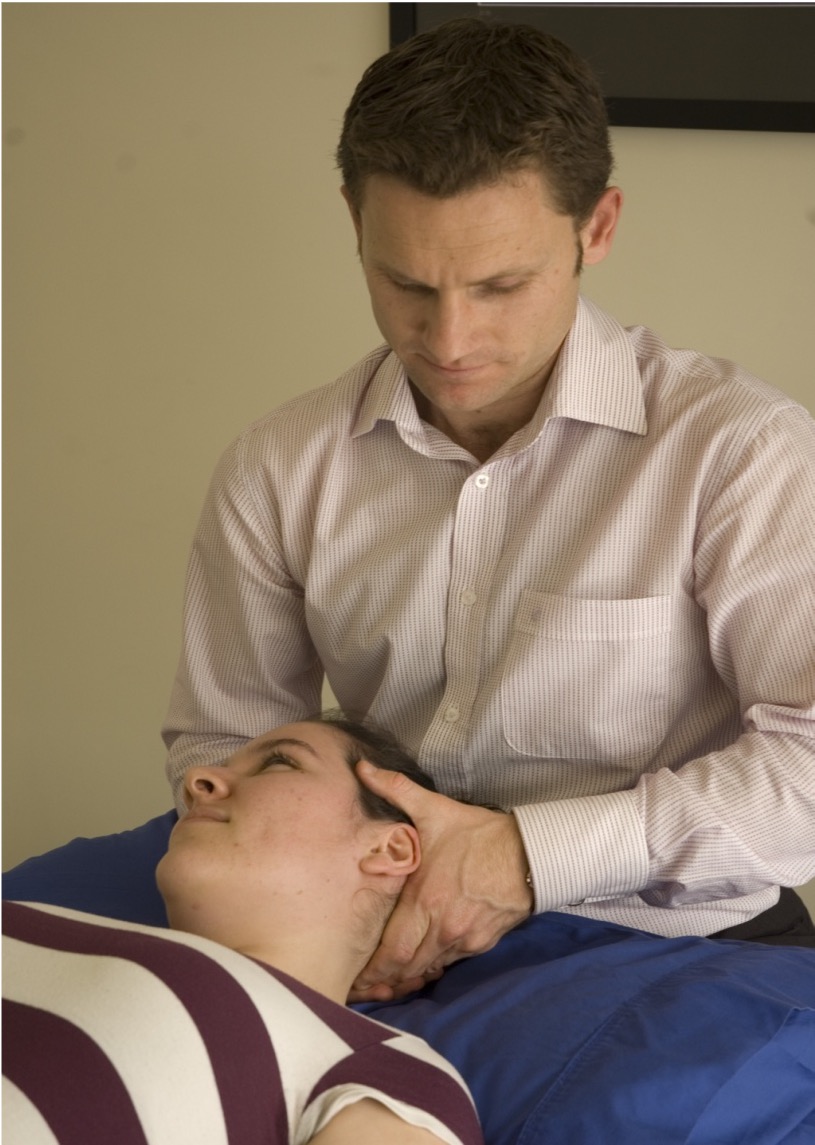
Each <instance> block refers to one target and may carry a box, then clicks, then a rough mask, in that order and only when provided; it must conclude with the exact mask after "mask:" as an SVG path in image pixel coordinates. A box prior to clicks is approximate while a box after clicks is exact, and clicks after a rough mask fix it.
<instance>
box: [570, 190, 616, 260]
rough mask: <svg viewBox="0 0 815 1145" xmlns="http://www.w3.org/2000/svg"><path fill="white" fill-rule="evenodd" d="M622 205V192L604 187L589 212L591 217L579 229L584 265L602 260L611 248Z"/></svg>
mask: <svg viewBox="0 0 815 1145" xmlns="http://www.w3.org/2000/svg"><path fill="white" fill-rule="evenodd" d="M622 207H623V193H622V191H621V190H620V188H619V187H606V189H605V191H603V193H602V195H601V196H600V198H599V199H598V200H597V204H596V206H595V208H594V210H593V211H592V213H591V218H590V219H589V221H588V222H587V223H586V225H585V226H584V227H582V228H581V230H580V245H581V246H582V247H583V264H584V266H594V265H596V264H597V263H598V262H602V261H603V259H604V258H605V257H606V255H607V254H608V252H609V251H610V250H611V244H612V242H613V241H614V232H615V231H616V229H617V223H618V221H619V218H620V211H621V210H622Z"/></svg>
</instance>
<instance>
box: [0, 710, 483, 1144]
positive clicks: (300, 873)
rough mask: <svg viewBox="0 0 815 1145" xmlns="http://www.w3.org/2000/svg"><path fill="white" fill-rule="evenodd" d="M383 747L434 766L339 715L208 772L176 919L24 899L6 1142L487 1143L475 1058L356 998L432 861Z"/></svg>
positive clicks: (180, 871)
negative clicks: (401, 904)
mask: <svg viewBox="0 0 815 1145" xmlns="http://www.w3.org/2000/svg"><path fill="white" fill-rule="evenodd" d="M363 758H364V759H366V760H367V761H368V763H369V766H374V767H375V766H379V765H380V764H383V763H384V764H386V765H387V766H388V767H389V768H393V769H395V772H399V771H401V770H403V769H405V770H406V771H407V772H409V773H410V774H411V775H413V777H414V778H416V779H418V780H419V781H420V782H425V781H426V777H423V776H422V774H421V772H419V771H418V769H417V768H416V767H415V765H414V764H413V761H412V760H411V759H410V758H409V757H407V756H406V755H405V753H404V752H402V751H401V749H400V748H399V747H398V745H396V744H395V743H393V742H391V741H390V740H389V739H388V738H387V737H384V736H382V735H381V734H380V733H379V732H378V731H376V729H372V728H370V727H367V726H365V725H361V724H358V723H355V722H352V721H348V720H345V719H338V718H337V717H329V718H328V719H323V720H309V721H307V722H302V723H298V724H292V725H288V726H285V727H282V728H277V729H275V730H274V731H272V732H268V733H267V734H265V735H263V736H261V737H259V738H258V739H257V740H254V741H253V742H251V743H249V744H247V745H245V746H244V747H243V748H241V750H239V751H238V752H236V753H235V755H234V756H232V757H231V758H230V759H229V760H228V761H227V762H226V763H225V765H224V766H223V767H214V768H191V769H190V770H189V771H188V772H187V775H186V778H185V782H184V803H185V805H186V813H185V814H184V815H183V816H182V818H181V819H179V821H178V823H177V824H176V826H175V828H174V829H173V832H172V835H171V836H170V842H169V848H168V850H167V852H166V854H165V855H164V856H163V858H162V859H161V861H160V863H159V864H158V869H157V879H158V884H159V887H160V889H161V892H162V895H163V896H164V900H165V903H166V906H167V914H168V918H169V920H170V925H171V927H172V928H173V929H171V930H169V931H168V930H165V929H159V928H156V927H146V926H135V925H129V924H126V923H123V922H117V921H115V920H113V919H106V918H102V917H99V916H95V915H90V914H80V913H78V912H75V911H67V910H65V909H60V908H54V907H51V908H36V907H34V906H32V905H31V904H22V903H5V904H4V911H3V934H4V939H3V971H4V972H3V997H4V1000H3V1027H4V1028H3V1074H4V1083H3V1098H4V1101H3V1139H4V1141H6V1142H7V1143H8V1145H39V1143H40V1142H42V1143H43V1145H45V1143H46V1142H47V1143H53V1142H56V1141H59V1142H60V1145H94V1143H96V1142H99V1143H100V1145H103V1143H104V1145H108V1143H110V1142H116V1143H117V1145H127V1143H130V1142H133V1143H134V1145H135V1143H136V1142H140V1143H141V1145H160V1143H161V1142H172V1143H173V1145H184V1143H185V1142H189V1143H190V1145H220V1143H222V1142H223V1143H226V1142H227V1141H232V1142H240V1143H241V1145H253V1143H255V1142H256V1143H257V1145H290V1143H293V1142H301V1143H303V1145H305V1143H306V1142H312V1143H313V1145H345V1143H347V1142H349V1141H353V1142H359V1143H368V1145H379V1143H380V1142H382V1141H388V1142H391V1141H392V1142H394V1143H397V1145H441V1143H442V1142H446V1143H447V1145H481V1143H482V1136H481V1133H480V1131H479V1128H478V1125H477V1121H476V1117H475V1113H474V1110H473V1107H472V1103H471V1101H470V1099H469V1096H468V1095H467V1093H466V1091H465V1090H464V1087H463V1085H462V1083H461V1079H460V1078H459V1077H458V1075H457V1074H456V1073H455V1071H454V1070H453V1069H452V1068H451V1067H450V1066H448V1065H447V1063H446V1062H445V1061H444V1060H443V1059H442V1058H441V1057H439V1055H438V1054H435V1053H434V1052H433V1051H432V1050H430V1048H429V1047H428V1046H427V1045H426V1044H425V1043H424V1042H423V1041H421V1039H419V1038H415V1037H412V1036H411V1035H405V1034H400V1033H398V1032H397V1031H395V1030H393V1029H390V1028H388V1027H386V1026H383V1025H381V1024H379V1023H377V1022H372V1021H371V1020H370V1019H368V1018H366V1017H363V1016H362V1015H358V1014H351V1013H349V1012H348V1011H347V1010H346V1009H345V1007H344V1002H345V999H346V996H347V994H348V991H349V989H350V986H351V983H352V982H353V980H354V977H355V976H356V974H357V973H358V971H359V970H360V969H361V967H362V966H364V964H365V962H366V960H367V959H368V957H369V955H370V953H371V952H372V951H373V949H374V948H375V946H376V943H377V941H378V938H379V935H380V933H381V931H382V926H383V924H384V921H385V919H386V918H387V916H388V914H389V912H390V910H391V909H392V907H393V904H394V902H395V901H396V898H397V896H398V893H399V890H400V889H401V887H402V886H403V884H404V881H405V878H406V877H407V875H408V874H409V873H410V872H411V871H413V870H415V868H416V866H417V864H418V862H419V851H418V838H417V835H416V831H415V829H414V827H413V825H412V824H411V823H410V822H409V821H408V820H407V819H406V817H405V816H404V815H402V814H401V813H400V812H399V811H398V810H397V809H395V808H392V807H388V805H387V804H384V803H383V802H382V801H381V800H378V799H377V798H376V797H375V796H373V795H371V793H370V792H369V791H368V790H367V789H366V788H364V787H363V786H362V785H361V784H360V783H359V782H358V780H357V778H356V776H355V774H354V768H355V766H356V765H357V763H358V762H359V761H360V760H361V759H363Z"/></svg>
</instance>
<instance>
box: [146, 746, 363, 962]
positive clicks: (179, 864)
mask: <svg viewBox="0 0 815 1145" xmlns="http://www.w3.org/2000/svg"><path fill="white" fill-rule="evenodd" d="M346 750H347V747H346V741H345V738H344V736H343V735H342V733H340V732H338V731H337V730H335V729H333V728H331V727H329V726H325V725H320V724H312V723H297V724H288V725H286V726H284V727H280V728H276V729H275V730H274V731H272V732H269V733H267V734H266V735H263V736H260V737H259V738H258V739H255V740H252V741H251V743H248V744H247V745H246V746H245V747H243V748H241V750H240V751H238V752H236V753H235V755H233V756H232V757H231V758H230V759H229V760H227V762H226V763H225V764H224V765H223V766H220V767H199V768H192V769H190V771H189V772H188V773H187V776H186V780H185V796H184V798H185V803H186V804H187V807H188V811H187V813H186V815H185V816H184V817H183V818H181V819H180V820H179V822H178V823H177V824H176V826H175V827H174V829H173V832H172V835H171V836H170V844H169V849H168V852H167V854H166V855H165V856H164V858H163V859H162V861H161V863H160V864H159V867H158V870H157V879H158V883H159V887H160V889H161V892H162V894H163V896H164V898H165V902H166V903H167V908H168V915H169V917H170V923H171V925H173V926H177V927H179V928H180V929H183V930H192V931H195V932H196V933H206V934H209V935H210V936H211V937H219V936H218V935H216V934H214V933H212V928H211V925H206V926H204V925H203V924H204V920H205V917H206V918H209V917H210V916H211V917H212V918H214V919H216V920H217V919H219V918H223V919H224V920H225V921H226V922H227V923H228V924H230V925H235V924H240V923H241V921H242V919H243V915H244V912H247V913H250V914H251V912H256V911H257V910H258V909H259V908H262V909H263V910H264V911H269V910H272V911H274V909H275V906H276V905H277V906H279V907H281V908H282V907H283V906H284V905H285V908H286V910H287V912H289V911H291V910H292V909H296V907H297V905H298V900H300V901H302V903H303V906H304V908H305V909H307V910H308V911H309V912H311V913H312V914H313V912H314V911H318V910H320V909H322V905H321V904H322V903H323V902H324V901H325V902H326V904H327V905H328V902H329V900H330V899H331V898H332V897H334V898H338V897H339V898H341V897H342V896H343V894H344V893H346V892H347V893H349V894H353V890H354V887H355V885H356V880H358V864H359V860H360V859H361V858H362V856H363V855H364V854H365V853H366V851H367V850H368V849H369V848H370V847H371V846H372V845H374V844H373V840H374V838H375V833H376V825H375V824H373V823H371V822H370V821H368V820H367V819H365V818H364V816H363V814H362V812H361V810H360V807H359V803H358V796H357V792H358V789H359V788H358V781H357V779H356V777H355V775H354V774H353V772H352V771H351V768H350V767H349V766H348V763H347V762H346V759H345V752H346ZM196 923H198V924H199V925H196ZM228 938H229V935H227V937H225V938H220V940H221V941H228ZM228 944H231V943H229V942H228Z"/></svg>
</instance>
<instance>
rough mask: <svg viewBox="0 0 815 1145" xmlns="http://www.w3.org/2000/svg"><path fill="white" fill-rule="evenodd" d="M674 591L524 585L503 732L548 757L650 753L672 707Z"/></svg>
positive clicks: (527, 751)
mask: <svg viewBox="0 0 815 1145" xmlns="http://www.w3.org/2000/svg"><path fill="white" fill-rule="evenodd" d="M673 603H674V602H673V598H672V597H670V596H655V597H644V598H641V599H637V600H582V599H579V598H576V597H566V596H550V595H549V594H547V593H541V592H530V591H527V592H525V593H524V594H523V596H522V598H521V602H520V606H519V608H518V613H517V616H516V618H515V624H514V630H513V634H512V639H511V642H510V647H509V651H508V657H507V662H506V665H505V671H504V676H503V680H502V685H501V707H502V719H503V725H504V737H505V739H506V741H507V743H508V744H509V745H510V746H511V747H512V748H513V749H514V750H516V751H517V752H520V753H521V754H524V755H534V756H537V757H539V758H541V759H596V760H605V761H611V760H620V761H626V762H633V761H634V760H637V759H645V758H647V757H648V756H649V755H651V754H653V753H654V751H655V750H656V749H657V748H658V746H659V744H660V742H661V741H662V739H663V737H664V735H665V730H666V729H665V725H666V718H667V713H668V710H669V708H670V707H671V691H672V689H671V680H670V674H671V672H670V644H671V627H672V623H671V622H672V616H673Z"/></svg>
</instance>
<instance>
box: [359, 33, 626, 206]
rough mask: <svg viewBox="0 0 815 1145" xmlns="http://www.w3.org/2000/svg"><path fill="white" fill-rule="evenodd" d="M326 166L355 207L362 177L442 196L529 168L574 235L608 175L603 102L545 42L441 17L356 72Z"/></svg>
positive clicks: (588, 74)
mask: <svg viewBox="0 0 815 1145" xmlns="http://www.w3.org/2000/svg"><path fill="white" fill-rule="evenodd" d="M337 165H338V167H339V168H340V170H341V171H342V175H343V180H344V183H345V186H346V188H347V191H348V194H349V196H350V199H351V202H352V203H353V205H354V207H355V208H356V209H357V210H359V209H360V207H361V205H362V200H363V196H364V189H365V180H366V179H367V178H368V176H370V175H376V174H379V175H390V176H393V177H394V178H396V179H400V180H401V181H402V182H404V183H407V184H408V185H409V186H410V187H412V188H413V189H414V190H417V191H420V192H422V193H424V194H426V195H432V196H435V197H437V198H449V197H452V196H453V195H457V194H460V193H461V192H463V191H469V190H473V189H474V188H476V187H479V186H484V185H489V184H494V183H497V182H499V181H501V180H502V179H505V178H506V177H507V176H508V175H511V174H512V173H513V172H516V171H521V170H529V169H532V170H537V171H540V172H541V174H542V175H543V176H544V178H545V180H546V183H547V185H548V188H549V191H550V193H551V195H552V196H553V198H554V205H555V207H556V209H557V210H558V211H559V212H560V213H562V214H564V215H570V216H571V217H572V218H573V219H574V220H575V222H576V225H577V226H578V227H580V226H582V225H583V224H584V223H585V222H586V221H587V220H588V219H589V217H590V216H591V213H592V211H593V210H594V207H595V206H596V204H597V201H598V199H599V198H600V196H601V195H602V193H603V191H604V190H605V189H606V186H607V185H608V180H609V177H610V174H611V165H612V158H611V147H610V144H609V132H608V117H607V113H606V107H605V102H604V100H603V96H602V92H601V91H600V87H599V85H598V83H597V80H596V79H595V77H594V75H593V73H592V71H591V69H590V68H589V66H588V64H586V63H585V62H584V61H583V60H582V59H581V58H580V57H579V56H577V55H575V53H574V52H573V51H572V50H571V48H569V47H567V46H566V45H565V44H563V43H561V41H560V40H557V39H556V38H555V37H554V36H550V35H547V34H546V33H545V32H542V31H540V30H539V29H537V28H533V27H531V26H529V25H526V24H496V23H490V22H487V21H486V20H480V19H459V20H451V21H448V22H447V23H445V24H442V25H440V26H439V27H437V28H434V29H432V30H431V31H428V32H422V33H421V34H420V35H418V36H413V37H412V38H411V39H409V40H407V41H406V42H405V43H404V44H401V45H399V46H398V47H396V48H393V49H392V50H391V51H390V52H387V53H386V54H385V55H384V56H381V57H380V58H379V59H378V60H375V61H374V63H373V64H371V66H370V67H369V68H368V69H367V71H366V72H365V73H364V75H363V76H362V79H361V80H360V82H359V84H358V85H357V89H356V91H355V92H354V95H353V97H352V99H351V102H350V104H349V105H348V108H347V110H346V113H345V119H344V123H343V129H342V134H341V136H340V142H339V146H338V148H337Z"/></svg>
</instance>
